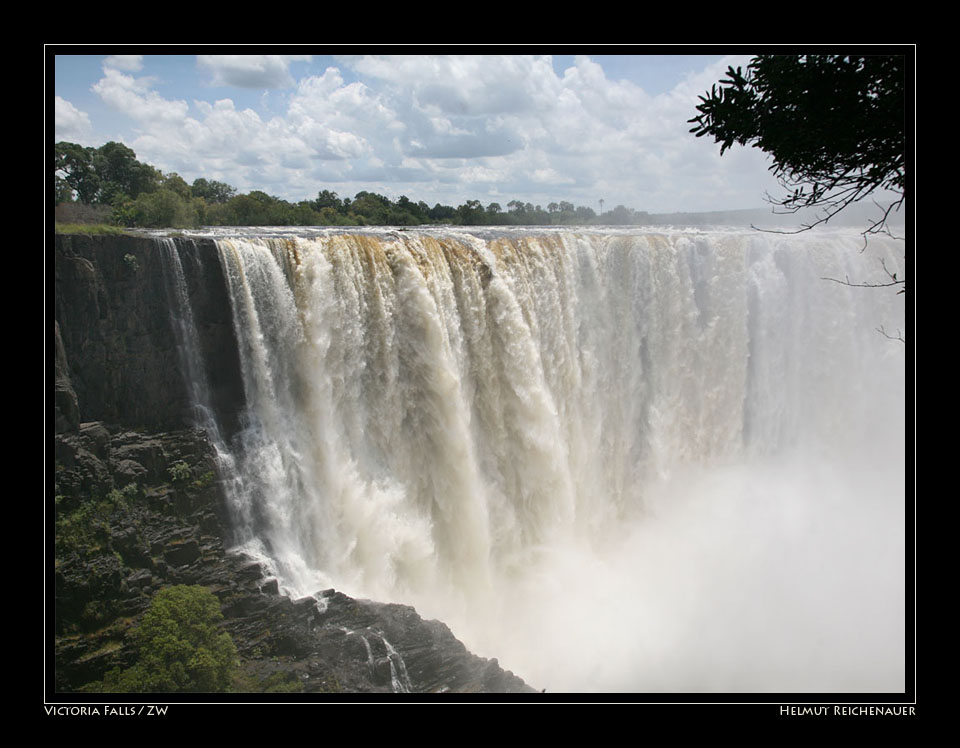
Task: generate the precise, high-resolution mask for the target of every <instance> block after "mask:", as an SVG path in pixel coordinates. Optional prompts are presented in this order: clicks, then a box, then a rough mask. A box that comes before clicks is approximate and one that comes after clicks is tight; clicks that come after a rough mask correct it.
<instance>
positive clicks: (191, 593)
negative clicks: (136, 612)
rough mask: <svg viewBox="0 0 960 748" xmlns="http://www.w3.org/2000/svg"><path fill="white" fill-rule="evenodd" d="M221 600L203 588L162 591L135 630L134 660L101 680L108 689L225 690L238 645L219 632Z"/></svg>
mask: <svg viewBox="0 0 960 748" xmlns="http://www.w3.org/2000/svg"><path fill="white" fill-rule="evenodd" d="M222 618H223V614H222V613H221V612H220V602H219V601H218V600H217V598H216V596H215V595H214V594H213V593H212V592H210V590H208V589H207V588H205V587H198V586H187V585H177V586H175V587H168V588H166V589H163V590H160V592H158V593H157V594H156V596H155V597H154V598H153V601H152V602H151V603H150V608H149V609H148V610H147V612H146V613H144V615H143V619H142V620H141V621H140V624H139V626H138V627H137V628H136V630H135V633H134V640H135V642H136V645H137V650H138V660H137V663H136V664H135V665H134V666H133V667H131V668H128V669H126V670H114V671H111V672H110V673H108V674H107V677H106V678H104V681H103V690H104V691H105V692H112V693H176V692H180V693H183V692H187V693H190V692H193V693H212V692H223V691H226V690H228V688H229V687H230V684H231V682H232V680H233V678H234V675H235V674H236V672H237V668H238V660H237V648H236V646H234V644H233V641H232V640H231V639H230V635H229V634H226V633H223V632H220V631H219V630H218V629H217V624H218V623H219V622H220V620H221V619H222Z"/></svg>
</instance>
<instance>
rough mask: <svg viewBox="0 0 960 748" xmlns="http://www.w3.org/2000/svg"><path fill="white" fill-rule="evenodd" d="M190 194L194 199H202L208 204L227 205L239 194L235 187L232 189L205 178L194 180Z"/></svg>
mask: <svg viewBox="0 0 960 748" xmlns="http://www.w3.org/2000/svg"><path fill="white" fill-rule="evenodd" d="M190 192H191V194H192V195H193V196H194V197H202V198H203V199H204V200H206V201H207V202H208V203H225V202H227V201H228V200H229V199H230V198H231V197H233V196H234V195H236V194H237V190H236V188H235V187H231V186H230V185H229V184H226V183H225V182H217V181H216V180H207V179H204V178H203V177H200V178H199V179H194V180H193V184H192V185H191V186H190Z"/></svg>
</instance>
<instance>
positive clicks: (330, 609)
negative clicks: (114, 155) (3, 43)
mask: <svg viewBox="0 0 960 748" xmlns="http://www.w3.org/2000/svg"><path fill="white" fill-rule="evenodd" d="M179 250H180V255H181V260H182V262H183V264H184V270H185V276H186V279H187V284H188V291H189V293H190V296H191V306H192V307H193V309H194V315H195V317H196V324H197V328H198V334H199V336H200V342H201V346H202V348H203V351H204V355H205V357H210V358H209V359H208V360H215V361H218V362H220V364H221V365H219V366H218V367H215V368H216V371H215V372H212V375H213V376H214V381H213V382H212V383H211V384H212V389H213V390H214V392H215V395H216V398H215V407H216V408H217V409H218V412H219V416H220V418H221V421H222V422H225V423H227V424H231V423H232V424H236V422H237V417H238V414H239V412H240V409H241V407H242V404H243V394H242V385H241V383H240V379H239V374H238V369H239V364H238V362H237V352H236V344H235V342H234V338H233V333H232V322H231V320H230V317H229V305H228V304H227V301H226V297H225V288H224V283H223V278H222V275H221V274H220V266H219V262H218V261H217V255H216V247H215V246H214V245H212V244H206V243H203V242H196V243H195V242H192V241H184V242H181V243H180V245H179ZM55 276H56V286H55V302H56V315H55V320H54V325H53V330H52V332H53V335H52V340H51V341H50V342H52V343H53V345H54V347H55V357H54V363H55V366H54V408H55V414H54V415H55V423H54V426H55V432H56V433H55V434H54V435H53V437H52V438H53V441H54V457H55V465H54V485H53V490H52V493H51V494H49V495H50V497H51V498H50V500H49V501H48V502H47V518H48V520H49V521H50V522H51V523H52V524H53V525H54V528H53V529H54V536H55V541H56V542H55V547H54V559H53V569H52V574H51V578H50V581H49V584H50V585H51V586H52V587H53V591H54V597H55V599H54V602H55V604H54V606H53V609H52V611H51V612H50V614H51V615H52V621H51V622H50V623H51V624H52V628H53V630H54V656H55V675H54V682H53V683H51V684H50V690H51V691H52V692H53V691H55V692H59V693H70V692H78V691H83V690H96V688H97V685H96V684H97V682H98V681H99V680H100V679H102V678H103V675H104V673H106V672H107V671H108V670H110V669H112V668H115V667H126V666H129V665H130V664H132V662H133V660H134V658H135V654H136V653H135V651H134V649H133V647H132V642H131V638H130V633H131V631H132V630H133V629H134V627H135V626H136V625H137V622H138V621H139V619H140V617H141V616H142V614H143V612H144V611H145V610H146V609H147V608H148V606H149V604H150V601H151V599H152V597H153V595H154V594H155V593H156V592H157V591H158V590H160V589H161V588H163V587H166V586H168V585H173V584H199V585H203V586H206V587H207V588H209V589H210V590H212V591H213V592H214V593H215V594H216V595H217V596H218V598H219V599H220V601H221V606H222V611H223V614H224V616H225V620H224V622H223V624H222V625H223V628H224V630H225V631H227V632H229V633H230V634H231V636H232V637H233V640H234V643H235V644H236V646H237V649H238V651H239V653H240V655H241V658H242V662H241V665H242V676H241V680H240V682H239V683H238V685H237V687H238V688H239V689H240V690H245V691H253V692H271V691H277V690H281V691H283V692H285V693H288V694H289V693H306V694H321V693H323V694H330V693H348V694H349V693H405V692H411V693H440V692H467V693H531V692H533V689H531V688H530V687H529V686H527V685H526V684H524V683H523V681H522V680H520V679H519V678H517V677H516V676H514V675H513V674H512V673H510V672H509V671H504V670H503V669H502V668H500V666H499V665H498V664H497V662H496V660H485V659H482V658H479V657H475V656H474V655H472V654H470V653H469V652H468V651H467V650H466V649H465V648H464V646H463V645H462V644H461V643H460V642H459V641H457V639H456V638H455V637H454V636H453V634H452V633H451V632H450V631H449V629H448V628H447V627H446V626H445V625H444V624H442V623H440V622H438V621H424V620H423V619H421V618H420V617H419V616H418V615H417V613H416V611H414V610H413V609H412V608H410V607H407V606H402V605H386V604H382V603H376V602H372V601H364V600H353V599H351V598H349V597H347V596H345V595H343V594H341V593H339V592H336V591H334V590H326V591H322V592H319V591H318V593H317V595H316V596H315V597H309V598H305V599H302V600H291V599H289V598H287V597H285V596H283V595H281V594H280V591H279V588H278V584H277V580H275V579H271V578H268V577H266V576H265V575H264V570H263V569H262V568H261V567H260V565H259V564H257V563H255V562H254V561H253V560H251V559H250V558H247V557H245V556H243V555H239V554H233V553H230V552H229V551H228V550H227V549H228V548H229V545H230V536H229V516H228V512H227V510H226V501H225V496H224V493H223V487H222V479H223V476H219V475H218V474H217V463H216V460H215V459H214V452H213V448H212V447H211V445H210V444H209V442H208V441H207V439H206V436H205V434H203V433H202V432H200V431H198V430H195V429H191V428H189V421H190V417H191V410H190V402H189V395H188V392H187V388H186V387H185V385H184V382H183V377H182V374H181V372H180V363H179V358H178V354H177V350H176V341H175V336H174V334H173V332H172V330H171V326H170V310H169V306H168V303H167V291H166V289H165V286H164V280H163V268H162V267H161V265H160V261H159V257H158V250H157V245H156V243H155V242H154V240H152V239H150V238H141V237H105V238H101V237H97V238H89V237H57V243H56V254H55Z"/></svg>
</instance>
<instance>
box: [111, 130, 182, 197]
mask: <svg viewBox="0 0 960 748" xmlns="http://www.w3.org/2000/svg"><path fill="white" fill-rule="evenodd" d="M93 166H94V169H96V172H97V175H98V176H99V178H100V192H99V194H98V196H97V199H96V202H100V203H110V204H111V205H113V204H116V203H117V202H119V201H120V200H122V199H124V197H130V198H134V199H136V198H137V197H139V196H140V195H142V194H143V193H145V192H152V191H153V190H155V189H157V188H158V187H159V186H160V184H161V183H162V181H163V177H162V175H161V174H160V172H159V171H157V170H156V169H154V168H153V167H152V166H150V165H149V164H143V163H140V162H139V161H137V154H136V153H134V152H133V150H132V149H131V148H128V147H127V146H125V145H124V144H123V143H116V142H110V143H106V144H104V145H102V146H100V148H98V149H97V151H96V154H95V155H94V157H93ZM178 178H179V177H178ZM180 181H183V180H180ZM184 186H185V185H184Z"/></svg>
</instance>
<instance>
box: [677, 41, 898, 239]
mask: <svg viewBox="0 0 960 748" xmlns="http://www.w3.org/2000/svg"><path fill="white" fill-rule="evenodd" d="M700 100H701V103H700V105H699V106H698V107H697V111H698V112H700V114H699V115H697V116H696V117H694V118H692V119H691V120H689V121H690V122H691V123H695V127H693V128H692V129H691V130H690V132H692V133H695V134H696V136H697V137H701V136H704V135H710V136H712V137H713V138H714V139H715V140H716V142H718V143H720V153H721V154H723V153H724V152H725V151H726V150H727V149H728V148H730V147H731V146H733V145H734V144H735V143H736V144H739V145H752V146H753V147H755V148H760V149H761V150H763V151H764V152H766V153H768V154H770V155H771V156H772V157H773V165H772V166H771V167H770V169H771V171H772V172H773V173H774V175H775V176H776V177H777V178H778V180H779V181H780V183H781V184H782V185H784V187H785V188H786V189H787V192H788V194H787V196H786V197H785V198H782V199H779V200H775V201H773V202H774V204H776V205H779V206H781V207H783V208H785V209H786V210H787V211H788V212H796V211H797V210H799V209H801V208H805V207H810V208H816V209H819V210H820V211H821V212H820V214H819V215H820V218H819V219H818V220H816V221H814V222H813V223H811V224H810V225H808V226H804V227H803V228H802V229H801V230H804V229H807V228H811V227H812V226H815V225H817V224H819V223H825V222H826V221H828V220H830V218H832V217H833V216H834V215H836V214H837V213H838V212H839V211H841V210H843V209H844V208H845V207H847V206H848V205H850V204H851V203H854V202H857V201H859V200H863V199H864V198H866V197H867V196H869V195H871V194H873V193H874V192H876V191H877V190H891V191H892V192H894V193H896V194H898V195H899V198H898V199H896V200H894V202H893V203H892V204H891V205H890V207H888V208H887V209H886V211H885V212H884V214H883V216H882V217H881V218H880V220H878V221H877V222H876V223H875V224H874V225H873V226H871V227H870V228H869V229H868V230H867V232H865V233H871V232H876V231H879V230H882V229H883V228H884V227H885V225H886V220H887V218H888V217H889V215H890V212H891V210H895V209H896V210H898V209H899V208H900V206H901V205H902V204H903V201H904V197H905V190H906V179H905V174H904V122H905V103H906V100H905V57H904V56H896V55H759V56H757V57H754V58H753V59H752V60H751V61H750V64H749V65H748V66H747V70H746V72H745V73H744V71H743V70H742V69H741V68H739V67H738V68H737V69H736V70H734V69H733V68H732V67H730V68H729V69H728V70H727V77H726V78H724V79H722V80H721V81H720V87H719V88H718V87H717V86H716V85H714V86H713V87H712V88H711V90H710V91H709V92H708V93H707V94H706V95H704V96H701V97H700Z"/></svg>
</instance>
